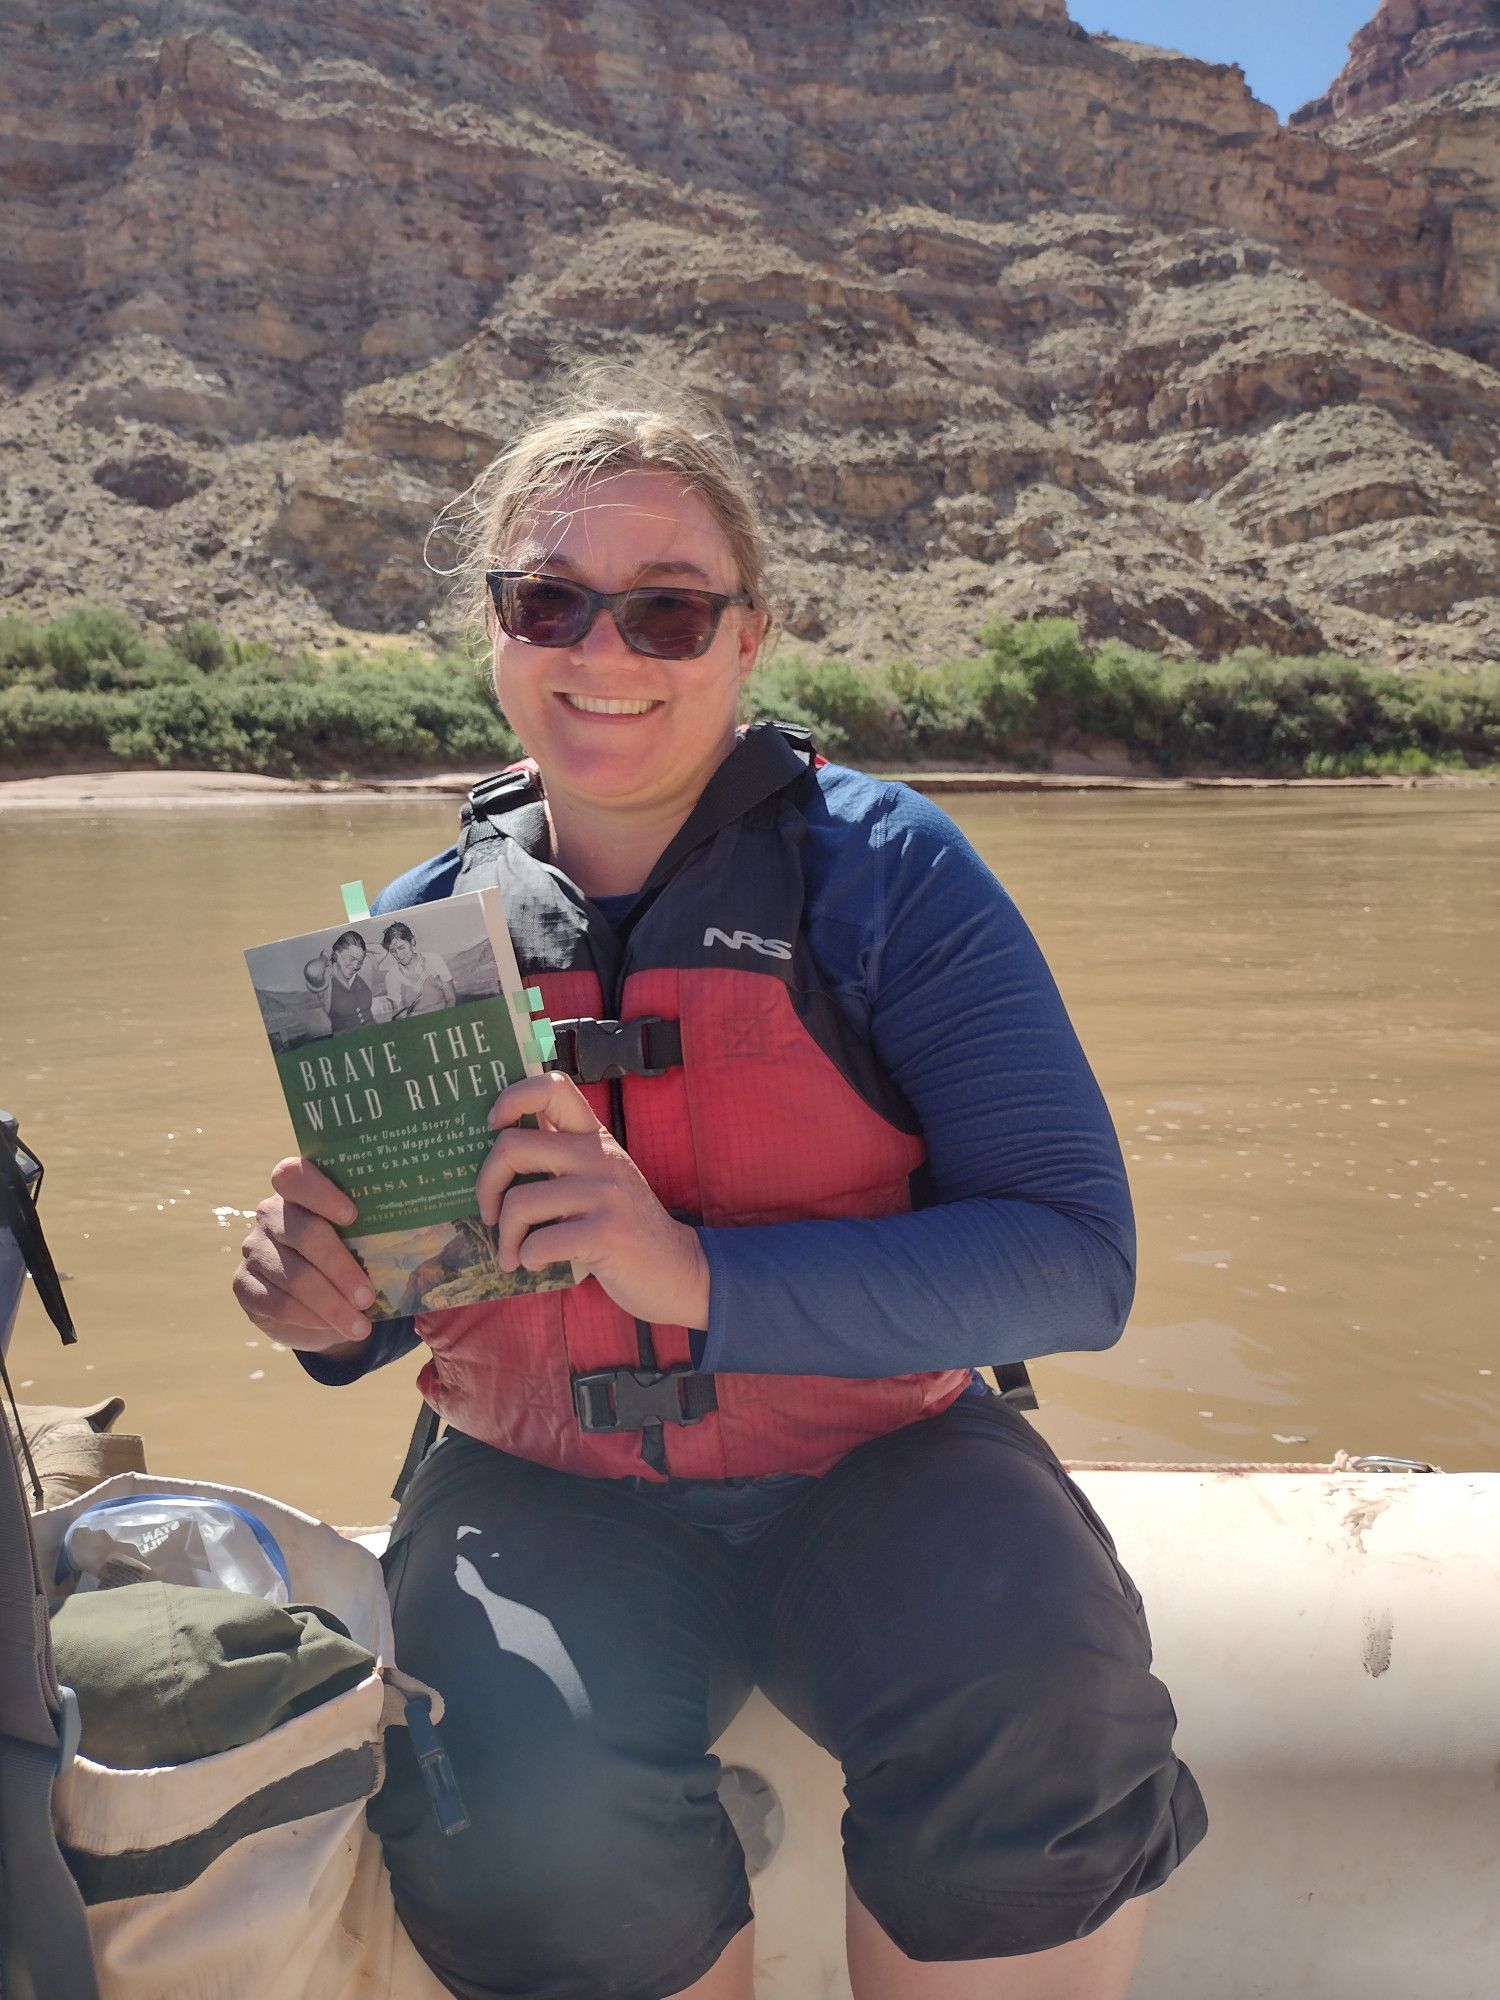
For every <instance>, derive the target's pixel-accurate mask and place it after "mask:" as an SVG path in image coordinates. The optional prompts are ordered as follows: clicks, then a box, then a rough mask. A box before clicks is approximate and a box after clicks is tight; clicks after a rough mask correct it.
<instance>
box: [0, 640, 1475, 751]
mask: <svg viewBox="0 0 1500 2000" xmlns="http://www.w3.org/2000/svg"><path fill="white" fill-rule="evenodd" d="M980 645H981V649H982V650H980V651H979V652H978V653H976V654H975V655H974V656H973V657H971V658H968V659H958V660H948V661H944V662H943V663H942V664H940V665H938V666H934V667H919V666H916V665H914V664H913V663H912V662H911V661H909V660H898V661H894V662H893V663H892V664H891V665H889V666H887V667H884V668H861V667H858V666H855V665H853V664H852V663H851V662H849V661H847V660H814V659H809V658H806V657H801V656H796V655H793V656H788V657H785V658H773V659H772V660H771V661H769V662H768V663H767V664H766V666H765V667H764V668H762V669H761V670H760V671H759V672H758V673H757V674H755V675H754V676H753V677H752V678H751V681H750V683H749V686H748V688H747V690H746V695H745V702H744V708H745V712H746V713H747V714H748V716H749V717H750V718H751V719H752V720H753V719H756V718H758V717H773V718H778V719H780V720H783V721H787V722H800V723H802V724H804V725H805V726H806V727H807V728H809V729H810V730H811V731H812V733H813V736H814V739H815V740H816V742H817V743H818V745H819V747H820V748H821V749H822V750H824V751H825V752H827V753H828V754H830V755H833V756H838V757H843V758H847V759H849V760H851V761H853V762H856V763H875V764H884V765H886V766H889V765H891V764H892V763H905V762H910V761H922V760H925V761H937V760H942V761H957V762H970V763H972V762H974V761H976V760H980V759H983V760H985V761H987V762H990V763H1005V764H1009V765H1011V766H1018V767H1021V768H1034V767H1036V766H1038V765H1046V764H1047V763H1049V762H1051V761H1053V760H1055V758H1056V757H1057V756H1058V755H1059V754H1060V753H1062V754H1065V753H1066V752H1067V751H1068V750H1069V749H1070V748H1072V749H1076V748H1081V747H1088V748H1094V747H1096V746H1097V745H1098V744H1099V743H1100V742H1105V743H1111V744H1117V745H1118V746H1119V747H1120V748H1121V749H1122V750H1123V751H1124V752H1125V753H1126V754H1128V755H1129V756H1130V757H1131V759H1132V760H1133V761H1134V762H1136V763H1137V764H1139V765H1142V766H1144V767H1146V768H1148V769H1153V770H1157V771H1161V772H1163V773H1172V772H1183V771H1195V770H1203V771H1223V772H1234V771H1243V772H1263V773H1267V774H1272V775H1295V774H1297V773H1300V772H1306V773H1309V774H1312V775H1316V776H1323V775H1327V776H1355V775H1358V774H1361V773H1367V772H1397V773H1417V772H1425V771H1432V770H1439V769H1446V768H1452V767H1464V766H1475V765H1493V764H1497V763H1500V673H1497V672H1496V671H1495V670H1493V669H1483V670H1480V671H1478V672H1473V673H1464V672H1460V671H1459V670H1457V669H1445V670H1438V671H1432V672H1428V673H1421V674H1396V673H1392V672H1388V671H1384V670H1382V669H1379V668H1376V667H1371V666H1367V665H1365V664H1364V663H1362V662H1359V661H1353V660H1346V659H1341V658H1339V657H1338V656H1336V655H1334V654H1324V655H1319V656H1317V657H1315V658H1310V659H1295V660H1285V659H1278V658H1276V657H1275V656H1274V655H1272V654H1269V653H1267V652H1265V651H1264V650H1262V649H1259V648H1246V649H1243V650H1242V651H1240V652H1237V653H1233V654H1231V655H1229V656H1228V657H1227V658H1225V659H1223V660H1218V661H1204V660H1167V659H1163V658H1161V657H1160V656H1159V655H1157V654H1154V653H1144V652H1140V651H1138V650H1135V649H1133V648H1131V647H1127V646H1122V645H1119V644H1116V643H1114V642H1107V643H1105V644H1103V645H1101V646H1097V647H1094V648H1090V647H1088V646H1087V645H1086V644H1085V643H1084V641H1083V640H1082V639H1081V638H1080V636H1079V633H1078V628H1077V626H1076V625H1075V624H1073V622H1072V621H1071V620H1070V619H1065V618H1040V619H1034V620H1027V619H1019V620H1009V619H997V620H995V621H993V622H992V623H991V624H989V625H988V626H986V627H985V629H984V631H983V632H982V633H981V634H980ZM516 754H517V744H516V741H515V738H514V736H512V734H511V732H510V730H509V729H508V728H507V726H506V724H505V722H504V719H503V718H502V717H501V716H500V715H499V713H498V712H497V710H496V708H495V702H494V696H493V694H492V693H491V690H490V686H489V681H488V677H487V675H486V674H485V672H484V671H483V670H482V669H481V668H480V667H479V666H478V665H477V664H476V662H475V661H474V660H473V659H471V658H470V657H469V656H468V655H467V654H466V653H464V652H463V651H461V650H459V649H457V648H447V649H445V650H442V651H437V652H420V651H417V650H415V649H412V648H406V647H390V648H384V649H381V650H379V651H372V652H361V651H359V650H358V649H357V648H354V647H348V646H345V647H340V648H339V649H338V650H337V651H336V652H333V653H331V654H329V655H325V656H320V655H319V654H317V653H315V652H313V651H312V650H311V649H309V648H306V647H301V648H297V649H294V650H292V651H289V652H281V651H278V650H277V649H276V648H275V647H274V646H271V645H269V644H268V643H267V642H265V641H259V640H257V641H241V640H236V639H233V638H231V637H230V636H228V635H227V634H225V633H223V632H221V631H220V630H219V628H218V627H217V626H216V625H214V624H212V623H210V622H209V621H208V620H206V619H189V620H188V621H187V622H186V623H185V624H183V625H181V626H179V627H178V628H177V629H176V630H175V631H174V632H173V633H172V634H171V635H170V637H168V638H165V639H153V638H149V637H148V636H147V635H146V634H144V633H142V632H141V631H140V630H139V628H138V627H137V626H135V625H134V624H132V623H131V621H130V620H129V619H128V618H126V617H124V616H123V615H122V614H121V613H119V612H116V611H110V610H107V609H103V608H99V607H84V608H80V609H79V610H76V611H72V612H70V613H68V614H67V615H66V616H65V617H62V618H59V619H56V620H54V621H53V623H52V624H51V625H49V626H46V627H45V628H43V627H40V626H38V625H36V624H34V623H32V621H31V620H29V619H26V618H20V617H14V616H10V617H5V618H0V761H3V762H4V763H6V764H7V765H9V766H11V767H15V766H18V765H20V766H25V765H28V764H31V765H37V764H47V763H57V762H73V763H88V762H96V761H104V760H108V759H115V760H117V761H121V762H126V763H138V764H157V765H181V766H194V765H196V766H200V767H208V768H213V769H221V770H250V771H266V772H277V773H304V772H305V773H315V772H342V771H349V772H357V771H364V770H373V769H388V768H390V767H391V766H393V765H394V766H422V765H443V764H502V763H505V762H507V761H508V760H509V759H511V758H512V757H514V756H515V755H516Z"/></svg>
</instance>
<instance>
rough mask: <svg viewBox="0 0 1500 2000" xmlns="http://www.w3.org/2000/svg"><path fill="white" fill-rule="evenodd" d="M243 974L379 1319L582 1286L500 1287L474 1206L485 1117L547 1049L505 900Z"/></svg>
mask: <svg viewBox="0 0 1500 2000" xmlns="http://www.w3.org/2000/svg"><path fill="white" fill-rule="evenodd" d="M245 962H246V964H247V965H248V966H249V968H250V978H251V981H252V983H253V985H254V987H255V997H256V999H257V1001H258V1002H259V1004H260V1012H261V1019H262V1021H263V1022H264V1023H265V1029H266V1034H267V1037H268V1038H269V1040H270V1044H271V1051H272V1054H273V1055H274V1056H275V1058H276V1068H277V1072H278V1074H279V1075H280V1078H281V1087H282V1090H283V1092H284V1093H285V1096H286V1101H287V1108H288V1110H289V1111H290V1112H291V1115H292V1129H293V1131H294V1132H295V1133H296V1138H297V1150H298V1152H299V1153H301V1154H302V1155H303V1157H304V1158H306V1159H309V1160H314V1161H316V1162H317V1164H318V1165H319V1166H320V1167H321V1168H322V1170H323V1172H324V1173H325V1174H327V1176H328V1177H329V1179H330V1180H332V1181H334V1182H336V1183H337V1184H338V1186H339V1187H341V1188H342V1189H343V1190H344V1191H345V1193H346V1194H348V1195H350V1196H351V1197H352V1198H353V1200H354V1201H355V1202H356V1203H357V1205H358V1209H359V1213H358V1215H357V1216H356V1218H355V1220H354V1221H353V1222H352V1223H350V1224H349V1225H348V1227H347V1228H344V1229H341V1230H340V1231H339V1234H340V1235H341V1236H342V1237H343V1239H344V1241H345V1242H346V1243H347V1244H348V1246H349V1248H350V1249H351V1250H352V1251H353V1252H354V1255H355V1256H356V1257H357V1258H358V1259H359V1261H360V1263H361V1264H362V1265H363V1267H364V1269H365V1271H366V1273H367V1274H368V1276H369V1280H370V1283H371V1285H372V1286H373V1287H374V1290H375V1304H374V1305H373V1306H372V1307H371V1308H370V1312H371V1316H372V1317H373V1318H375V1319H394V1318H397V1317H399V1316H401V1315H404V1314H407V1313H414V1312H440V1311H442V1310H443V1309H444V1308H446V1307H452V1306H467V1305H475V1304H478V1303H480V1302H481V1301H483V1300H486V1299H503V1298H510V1297H513V1296H514V1295H515V1294H517V1293H520V1292H537V1291H552V1290H556V1289H558V1288H559V1287H561V1286H564V1285H571V1284H574V1283H576V1282H577V1276H576V1273H575V1272H574V1270H573V1267H572V1265H571V1264H549V1265H548V1266H547V1267H546V1269H545V1270H542V1271H503V1270H501V1269H500V1267H499V1265H498V1264H497V1262H496V1260H495V1251H496V1233H495V1231H494V1230H493V1229H491V1228H488V1227H487V1226H486V1225H485V1223H484V1222H482V1221H481V1219H480V1216H479V1210H478V1208H477V1206H476V1204H475V1200H474V1180H475V1176H476V1174H477V1173H478V1171H479V1167H480V1165H481V1163H482V1162H483V1160H484V1157H485V1155H486V1153H487V1152H488V1151H489V1149H490V1146H491V1145H492V1144H493V1142H494V1136H495V1135H494V1134H493V1132H491V1131H490V1129H489V1127H488V1126H487V1125H486V1123H485V1120H486V1118H487V1116H488V1114H489V1111H490V1107H491V1106H492V1105H493V1104H494V1101H495V1099H496V1097H498V1095H499V1094H500V1092H501V1091H502V1090H503V1089H504V1088H505V1086H506V1085H507V1084H510V1083H514V1082H516V1080H517V1079H518V1078H520V1077H523V1076H535V1075H538V1074H540V1072H541V1070H542V1067H543V1064H542V1053H543V1049H544V1048H545V1047H546V1046H547V1040H546V1037H547V1032H548V1031H547V1028H546V1024H545V1023H543V1022H540V1021H533V1020H532V1018H531V1013H530V1007H529V1004H528V996H527V995H526V994H525V993H524V992H523V990H522V985H521V979H520V975H519V973H518V971H517V968H516V959H515V953H514V951H513V949H512V947H511V942H510V936H509V933H508V932H507V930H506V928H505V913H504V910H503V908H502V906H501V901H500V896H499V893H498V891H496V890H494V889H481V890H478V891H477V892H474V893H471V894H468V895H462V896H453V897H450V898H449V899H448V900H447V901H445V902H437V903H422V904H419V905H417V906H415V907H413V908H411V909H405V910H393V911H390V912H388V913H387V914H386V915H384V916H379V917H360V918H357V919H351V920H349V921H347V922H345V923H342V924H330V925H329V926H328V928H327V929H326V930H320V931H309V932H306V933H305V934H304V935H302V936H300V937H290V938H281V939H279V940H277V942H275V943H274V944H265V945H257V946H254V947H252V948H251V949H250V950H248V951H247V952H246V953H245ZM532 997H533V998H534V997H535V996H534V995H533V996H532Z"/></svg>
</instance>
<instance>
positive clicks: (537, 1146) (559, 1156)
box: [474, 1119, 619, 1225]
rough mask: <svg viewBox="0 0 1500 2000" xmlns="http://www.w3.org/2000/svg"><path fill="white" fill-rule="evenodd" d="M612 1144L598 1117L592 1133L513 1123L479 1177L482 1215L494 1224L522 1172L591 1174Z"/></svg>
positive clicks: (476, 1184) (488, 1156)
mask: <svg viewBox="0 0 1500 2000" xmlns="http://www.w3.org/2000/svg"><path fill="white" fill-rule="evenodd" d="M611 1145H612V1142H611V1141H610V1139H609V1135H608V1133H607V1132H606V1131H605V1130H604V1128H603V1126H602V1125H600V1123H599V1121H598V1120H597V1119H595V1120H594V1125H593V1130H592V1131H590V1132H557V1131H551V1130H548V1131H543V1130H540V1129H538V1128H533V1127H531V1126H525V1125H522V1126H513V1127H512V1128H511V1129H510V1130H509V1131H506V1132H502V1133H501V1134H500V1137H499V1138H498V1139H497V1140H496V1141H495V1143H494V1145H493V1146H491V1148H490V1150H489V1152H488V1153H487V1154H486V1156H485V1159H484V1164H483V1165H482V1166H481V1167H480V1169H479V1172H478V1174H477V1175H476V1176H475V1181H474V1192H475V1196H476V1198H477V1200H478V1203H479V1213H480V1215H481V1216H482V1217H483V1218H484V1220H485V1221H486V1222H488V1223H490V1224H492V1225H493V1223H494V1221H495V1218H496V1216H497V1215H498V1214H499V1212H500V1204H501V1202H502V1201H503V1200H504V1199H505V1191H506V1189H507V1188H508V1187H509V1186H510V1185H511V1183H512V1181H514V1180H515V1178H516V1176H517V1175H518V1174H576V1173H587V1172H589V1171H590V1170H591V1169H593V1168H596V1167H598V1166H599V1164H600V1163H601V1160H602V1159H603V1158H604V1156H605V1154H606V1152H607V1151H608V1149H609V1148H610V1146H611ZM614 1150H615V1151H617V1152H618V1150H619V1149H618V1148H617V1147H616V1148H614Z"/></svg>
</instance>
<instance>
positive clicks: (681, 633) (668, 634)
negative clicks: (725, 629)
mask: <svg viewBox="0 0 1500 2000" xmlns="http://www.w3.org/2000/svg"><path fill="white" fill-rule="evenodd" d="M484 580H485V582H486V583H487V584H488V585H489V587H490V597H491V598H492V600H493V601H494V606H495V616H496V617H497V618H498V619H499V620H500V625H501V628H502V630H503V631H505V632H508V633H509V634H510V636H511V638H512V639H519V640H520V641H521V643H522V645H525V646H576V645H577V644H578V643H579V641H580V640H581V639H583V638H584V637H585V636H586V635H587V634H588V633H589V632H590V631H592V629H593V624H594V620H595V619H596V618H597V617H598V616H599V613H600V612H601V611H607V612H609V614H610V615H611V617H612V618H613V619H614V621H615V629H616V631H617V632H618V633H619V635H620V637H621V638H622V639H623V640H624V641H625V643H626V645H627V646H628V647H629V648H630V650H631V651H632V652H633V653H644V654H645V655H646V657H647V658H648V659H652V660H699V659H702V657H703V655H704V654H705V653H706V652H707V651H708V649H709V647H710V646H711V645H712V644H713V642H714V634H715V633H716V632H717V631H718V629H719V620H720V619H721V618H722V617H723V616H724V613H725V612H726V611H727V610H728V609H729V607H730V605H731V604H750V603H752V602H753V599H751V598H749V597H747V596H745V594H744V593H743V592H741V593H740V594H739V595H738V596H735V597H725V596H724V595H722V593H721V592H719V591H716V590H683V589H679V588H678V586H677V585H675V584H660V583H643V584H637V585H636V586H635V588H634V589H632V590H590V589H589V587H588V585H587V584H586V583H574V582H572V580H571V579H570V578H568V577H565V576H545V575H542V574H540V573H538V572H537V571H534V570H521V569H492V570H487V571H486V572H485V579H484Z"/></svg>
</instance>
